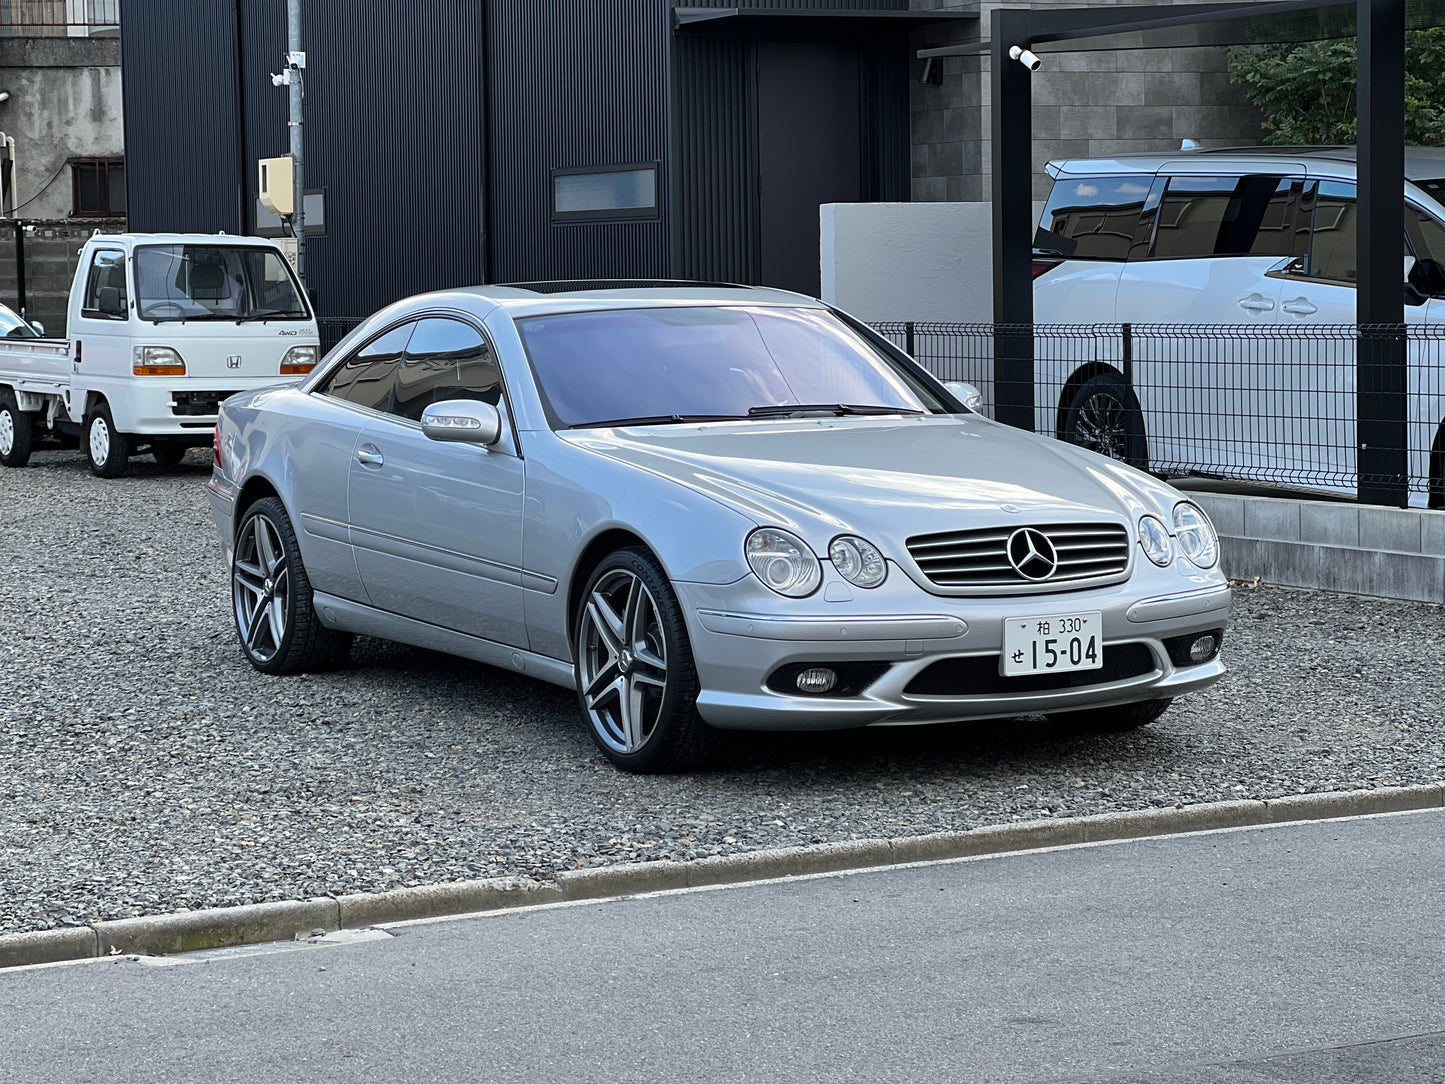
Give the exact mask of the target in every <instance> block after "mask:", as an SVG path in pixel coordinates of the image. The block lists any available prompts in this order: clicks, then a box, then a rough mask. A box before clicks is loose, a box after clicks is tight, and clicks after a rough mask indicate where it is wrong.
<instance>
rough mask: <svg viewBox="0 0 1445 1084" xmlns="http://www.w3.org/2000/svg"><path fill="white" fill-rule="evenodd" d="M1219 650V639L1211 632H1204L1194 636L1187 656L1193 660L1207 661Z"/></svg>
mask: <svg viewBox="0 0 1445 1084" xmlns="http://www.w3.org/2000/svg"><path fill="white" fill-rule="evenodd" d="M1218 650H1219V641H1218V640H1216V639H1215V638H1214V635H1213V634H1212V633H1208V632H1206V633H1205V634H1204V635H1203V636H1196V637H1195V638H1194V642H1193V643H1191V644H1190V645H1189V658H1190V659H1191V660H1192V661H1193V662H1207V661H1209V660H1210V659H1212V658H1213V657H1214V653H1215V652H1216V651H1218Z"/></svg>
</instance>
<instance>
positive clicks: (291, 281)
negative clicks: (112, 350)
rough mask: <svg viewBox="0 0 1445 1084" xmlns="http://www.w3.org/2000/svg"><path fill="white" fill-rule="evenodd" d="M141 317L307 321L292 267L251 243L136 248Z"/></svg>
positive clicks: (278, 257)
mask: <svg viewBox="0 0 1445 1084" xmlns="http://www.w3.org/2000/svg"><path fill="white" fill-rule="evenodd" d="M135 279H136V300H137V311H138V312H139V314H140V318H141V319H142V320H309V319H310V318H311V312H310V310H309V309H308V308H307V306H306V303H305V301H304V300H302V297H301V291H300V289H298V287H297V285H296V279H295V277H294V276H293V275H292V274H291V268H290V266H288V265H287V263H286V261H285V259H283V258H282V256H281V254H280V253H279V252H277V251H276V250H275V249H269V248H258V247H256V246H254V245H226V244H204V245H145V246H143V247H139V248H137V249H136V250H135Z"/></svg>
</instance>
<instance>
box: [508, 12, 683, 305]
mask: <svg viewBox="0 0 1445 1084" xmlns="http://www.w3.org/2000/svg"><path fill="white" fill-rule="evenodd" d="M487 9H488V18H487V49H488V57H489V62H490V80H491V102H490V114H491V172H490V177H491V180H490V188H491V200H492V215H491V224H492V231H493V236H492V247H491V252H492V260H493V277H494V279H495V280H496V281H498V282H519V281H527V280H533V279H549V278H561V277H574V278H655V277H659V276H665V275H667V274H669V273H670V268H669V264H670V262H671V260H670V251H669V241H668V213H669V205H668V188H667V185H668V181H667V176H668V161H667V103H668V95H667V40H668V35H669V28H668V19H667V11H668V5H667V3H666V0H562V2H559V3H549V4H539V3H537V0H489V2H488V4H487ZM652 162H656V163H658V165H659V171H658V179H657V180H658V209H659V212H660V214H659V217H658V218H657V220H655V221H635V222H612V223H567V224H565V225H553V224H552V222H551V192H552V181H551V176H552V170H554V169H569V168H582V167H588V166H609V165H631V164H643V163H652Z"/></svg>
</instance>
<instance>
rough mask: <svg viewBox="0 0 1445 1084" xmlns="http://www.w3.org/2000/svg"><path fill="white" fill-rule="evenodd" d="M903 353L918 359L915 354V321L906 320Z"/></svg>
mask: <svg viewBox="0 0 1445 1084" xmlns="http://www.w3.org/2000/svg"><path fill="white" fill-rule="evenodd" d="M903 352H904V353H905V354H907V355H908V356H909V357H910V358H912V357H917V355H916V354H915V353H914V352H913V321H912V320H905V321H904V323H903Z"/></svg>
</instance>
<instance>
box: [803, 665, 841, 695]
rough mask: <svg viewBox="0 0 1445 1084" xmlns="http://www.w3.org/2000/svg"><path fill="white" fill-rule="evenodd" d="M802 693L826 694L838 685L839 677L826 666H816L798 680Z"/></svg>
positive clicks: (804, 672) (806, 671)
mask: <svg viewBox="0 0 1445 1084" xmlns="http://www.w3.org/2000/svg"><path fill="white" fill-rule="evenodd" d="M796 683H797V686H798V692H800V693H813V694H815V695H816V694H818V693H826V692H828V691H829V690H830V689H832V688H833V686H834V685H837V684H838V675H837V674H835V673H834V672H833V671H832V670H829V669H828V668H827V667H826V666H815V667H813V668H812V669H811V670H804V671H802V672H801V673H800V674H799V675H798V676H797V679H796Z"/></svg>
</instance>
